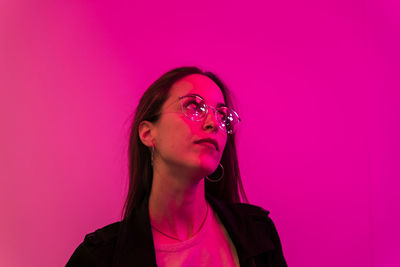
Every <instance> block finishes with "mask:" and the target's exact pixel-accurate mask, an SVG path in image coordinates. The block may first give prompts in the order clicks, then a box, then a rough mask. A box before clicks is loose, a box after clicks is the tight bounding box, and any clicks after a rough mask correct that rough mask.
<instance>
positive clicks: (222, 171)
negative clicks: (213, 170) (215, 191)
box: [206, 163, 224, 183]
mask: <svg viewBox="0 0 400 267" xmlns="http://www.w3.org/2000/svg"><path fill="white" fill-rule="evenodd" d="M219 166H220V167H221V176H220V177H219V178H218V179H210V178H209V177H208V176H206V179H207V180H208V181H210V182H213V183H216V182H219V181H221V180H222V178H223V177H224V166H222V164H221V163H219Z"/></svg>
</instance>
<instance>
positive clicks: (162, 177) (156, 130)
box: [67, 67, 286, 266]
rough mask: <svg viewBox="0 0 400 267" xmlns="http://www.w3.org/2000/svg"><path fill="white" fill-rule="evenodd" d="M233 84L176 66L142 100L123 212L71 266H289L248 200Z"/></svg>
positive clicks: (267, 222)
mask: <svg viewBox="0 0 400 267" xmlns="http://www.w3.org/2000/svg"><path fill="white" fill-rule="evenodd" d="M239 122H240V119H239V116H238V115H237V113H236V112H235V111H234V110H233V109H232V102H231V99H230V95H229V92H228V90H227V88H226V86H225V85H224V84H223V83H222V82H221V80H219V79H218V78H217V77H216V76H215V75H214V74H212V73H210V72H203V71H201V70H200V69H198V68H196V67H184V68H178V69H174V70H172V71H169V72H168V73H166V74H164V75H163V76H162V77H160V78H159V79H158V80H157V81H156V82H154V83H153V84H152V85H151V86H150V88H149V89H148V90H147V91H146V92H145V93H144V95H143V96H142V98H141V100H140V102H139V105H138V107H137V109H136V114H135V119H134V121H133V124H132V129H131V136H130V144H129V160H130V162H129V171H130V172H129V176H130V185H129V192H128V196H127V199H126V202H125V207H124V211H125V214H124V219H123V221H122V222H117V223H114V224H111V225H108V226H106V227H104V228H102V229H99V230H97V231H96V232H94V233H91V234H88V235H87V236H86V237H85V240H84V242H83V243H82V244H81V245H80V246H79V247H78V248H77V249H76V251H75V252H74V254H73V255H72V257H71V259H70V260H69V262H68V263H67V266H286V262H285V259H284V257H283V254H282V248H281V244H280V240H279V237H278V234H277V232H276V229H275V227H274V224H273V223H272V221H271V219H269V217H268V212H267V211H265V210H263V209H262V208H259V207H256V206H252V205H249V204H243V203H240V202H241V200H243V201H245V202H247V198H246V195H245V192H244V190H243V186H242V182H241V178H240V173H239V167H238V160H237V155H236V146H235V134H234V133H235V130H236V129H237V127H238V125H239Z"/></svg>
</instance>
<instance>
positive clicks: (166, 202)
mask: <svg viewBox="0 0 400 267" xmlns="http://www.w3.org/2000/svg"><path fill="white" fill-rule="evenodd" d="M161 173H162V175H161ZM181 173H182V172H181ZM206 213H207V203H206V200H205V193H204V179H202V178H198V179H195V178H193V177H188V175H186V176H185V175H177V173H174V175H171V174H170V175H169V174H168V172H159V171H154V174H153V184H152V188H151V193H150V198H149V215H150V221H151V224H152V225H153V226H154V228H155V229H157V230H158V231H160V232H162V233H164V234H166V235H168V236H172V237H175V238H176V239H179V240H187V239H189V238H191V237H192V236H193V235H195V234H196V233H197V232H198V230H199V229H200V228H201V226H202V223H203V222H204V219H205V216H206Z"/></svg>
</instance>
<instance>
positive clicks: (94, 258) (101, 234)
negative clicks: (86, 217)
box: [66, 222, 121, 267]
mask: <svg viewBox="0 0 400 267" xmlns="http://www.w3.org/2000/svg"><path fill="white" fill-rule="evenodd" d="M120 227H121V222H116V223H113V224H109V225H107V226H105V227H103V228H100V229H97V230H96V231H94V232H93V233H89V234H87V235H86V236H85V238H84V240H83V242H82V243H81V244H80V245H79V246H78V248H77V249H76V250H75V251H74V253H73V254H72V256H71V258H70V259H69V261H68V263H67V265H66V266H69V267H72V266H109V265H111V261H112V256H113V253H114V248H115V244H116V241H117V237H118V233H119V229H120Z"/></svg>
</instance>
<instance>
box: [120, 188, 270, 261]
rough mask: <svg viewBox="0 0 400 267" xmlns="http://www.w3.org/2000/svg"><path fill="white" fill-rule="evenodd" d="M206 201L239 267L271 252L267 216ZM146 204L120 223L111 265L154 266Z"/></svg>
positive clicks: (252, 209)
mask: <svg viewBox="0 0 400 267" xmlns="http://www.w3.org/2000/svg"><path fill="white" fill-rule="evenodd" d="M206 198H207V201H208V203H209V204H210V205H211V207H212V208H213V210H214V211H215V212H216V214H217V215H218V217H219V218H220V220H221V222H222V224H223V225H224V227H225V229H226V230H227V232H228V234H229V236H230V238H231V239H232V242H233V243H234V245H235V247H236V251H237V253H238V257H239V260H240V265H241V266H245V265H246V264H245V262H246V261H247V259H249V258H251V257H254V256H256V255H259V254H261V253H263V252H265V251H268V250H272V249H274V244H273V242H272V240H271V238H270V235H269V234H268V232H267V227H266V224H265V223H266V216H267V214H268V213H265V212H261V209H259V208H257V207H254V206H250V205H246V204H229V203H225V202H222V201H219V200H217V199H215V198H213V197H211V196H210V195H209V194H206ZM148 201H149V200H148V199H146V200H145V201H143V202H142V203H141V205H139V206H138V207H136V208H135V209H134V210H133V211H132V212H131V214H130V215H129V216H128V218H127V219H124V220H123V221H122V224H121V228H120V231H119V233H118V239H117V243H116V247H115V257H114V259H113V266H118V267H122V266H157V263H156V254H155V250H154V243H153V235H152V232H151V226H150V218H149V202H148Z"/></svg>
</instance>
